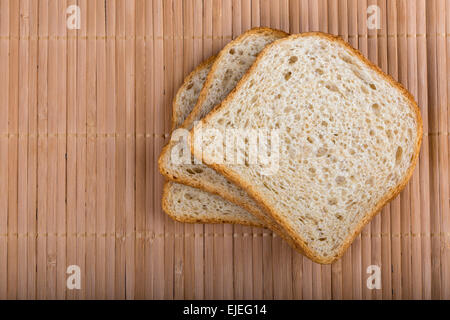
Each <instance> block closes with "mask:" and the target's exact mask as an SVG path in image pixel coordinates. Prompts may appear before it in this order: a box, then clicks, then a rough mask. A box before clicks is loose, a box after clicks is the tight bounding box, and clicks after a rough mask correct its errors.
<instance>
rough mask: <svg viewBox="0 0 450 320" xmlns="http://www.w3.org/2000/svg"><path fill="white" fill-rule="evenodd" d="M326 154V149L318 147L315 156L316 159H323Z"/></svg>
mask: <svg viewBox="0 0 450 320" xmlns="http://www.w3.org/2000/svg"><path fill="white" fill-rule="evenodd" d="M326 153H327V148H324V147H320V148H319V149H318V150H317V156H318V157H323V156H324V155H325V154H326Z"/></svg>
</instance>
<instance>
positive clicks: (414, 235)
mask: <svg viewBox="0 0 450 320" xmlns="http://www.w3.org/2000/svg"><path fill="white" fill-rule="evenodd" d="M170 236H174V237H175V238H189V237H194V238H195V237H197V238H202V237H222V236H223V237H233V238H238V237H242V238H246V237H252V238H257V237H273V238H278V236H277V235H276V234H275V233H269V232H262V233H251V232H244V233H199V234H195V233H186V234H182V233H158V234H156V233H153V232H150V233H148V232H132V233H126V234H124V235H123V234H120V233H88V232H78V233H50V232H42V233H39V232H38V233H34V232H29V233H17V232H12V233H2V234H0V237H19V238H24V237H30V238H33V237H34V238H46V237H58V238H66V237H75V238H86V237H96V238H106V237H111V238H116V239H126V238H131V237H136V238H137V239H150V240H152V239H157V238H169V237H170ZM361 237H363V238H382V237H392V238H402V237H405V238H407V237H412V238H417V237H450V232H438V233H394V234H390V233H385V232H382V233H375V234H369V233H361Z"/></svg>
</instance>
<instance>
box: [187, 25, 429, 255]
mask: <svg viewBox="0 0 450 320" xmlns="http://www.w3.org/2000/svg"><path fill="white" fill-rule="evenodd" d="M230 124H232V126H234V127H235V128H240V129H243V128H244V129H255V130H256V129H261V128H263V129H266V130H270V132H271V133H273V132H276V133H277V135H273V136H271V138H270V139H269V140H268V141H263V142H264V145H263V146H266V150H270V151H271V152H275V153H276V152H279V158H278V170H273V172H270V174H267V173H265V171H264V170H265V169H266V166H265V165H264V163H258V162H257V163H256V164H249V163H248V161H247V160H248V156H247V157H246V161H245V162H244V164H235V163H233V162H231V161H229V162H223V161H222V159H223V158H221V157H220V152H219V151H220V150H221V149H222V148H224V146H223V141H222V140H221V139H217V137H219V136H220V135H218V133H222V134H224V133H226V130H228V129H229V128H230ZM200 128H201V129H202V132H204V133H206V132H208V130H211V129H214V130H216V131H211V132H213V134H212V135H208V134H204V135H203V138H201V139H198V138H196V137H195V136H194V135H195V132H196V130H197V129H200ZM273 130H277V131H273ZM191 135H192V136H191V139H193V138H195V139H196V141H195V143H194V144H192V152H193V153H194V154H195V156H196V157H198V158H199V159H202V160H203V161H204V162H205V163H207V164H208V165H210V166H211V167H213V168H214V169H215V170H217V171H218V172H220V173H222V174H224V175H225V176H226V177H227V178H228V179H230V180H231V181H233V182H234V183H236V184H237V185H239V186H240V187H242V188H243V189H244V190H246V191H247V192H248V193H249V194H250V195H251V196H252V197H254V198H255V199H256V200H257V201H258V203H261V204H262V205H263V206H264V208H265V209H266V210H267V211H268V212H269V213H270V214H271V216H272V217H273V218H274V219H275V220H276V221H277V222H279V223H280V224H281V225H282V226H283V228H284V229H285V230H286V231H287V232H288V233H289V235H290V236H291V237H292V238H293V239H294V241H295V243H296V244H297V245H298V246H300V247H301V248H302V249H303V251H304V253H305V254H306V255H307V256H308V257H309V258H310V259H312V260H313V261H315V262H318V263H331V262H333V261H335V260H336V259H338V258H339V257H340V256H342V254H343V253H344V251H345V250H346V248H347V247H348V246H349V245H350V244H351V243H352V241H353V239H354V238H355V237H356V235H357V234H359V233H360V232H361V230H362V228H363V227H364V226H365V225H366V224H367V223H368V222H369V221H370V220H371V218H372V217H373V216H374V215H375V214H376V213H377V212H379V211H380V210H381V208H382V207H383V206H384V205H385V204H386V203H387V202H388V201H390V200H391V199H392V198H393V197H395V196H396V195H397V194H398V193H399V192H400V191H401V190H402V189H403V188H404V186H405V185H406V183H407V182H408V180H409V178H410V177H411V175H412V173H413V170H414V166H415V164H416V162H417V158H418V154H419V150H420V144H421V140H422V119H421V115H420V111H419V109H418V106H417V104H416V103H415V101H414V99H413V97H412V96H411V95H410V94H409V93H408V92H407V91H406V90H405V89H404V88H403V87H402V86H401V85H400V84H398V83H397V82H396V81H395V80H393V79H392V78H391V77H390V76H388V75H386V74H384V73H383V72H382V71H381V70H380V69H379V68H377V67H376V66H375V65H373V64H372V63H371V62H370V61H368V60H367V59H366V58H365V57H364V56H363V55H362V54H361V53H359V51H357V50H355V49H353V48H352V47H351V46H350V45H348V44H347V43H346V42H344V41H343V40H342V39H340V38H337V37H334V36H331V35H327V34H323V33H306V34H300V35H293V36H290V37H288V38H284V39H281V40H278V41H276V42H275V43H273V44H272V45H269V46H268V47H266V48H265V49H264V50H263V52H262V53H261V54H260V55H259V56H258V58H257V60H256V61H255V63H254V64H253V66H252V67H251V68H250V70H249V71H248V72H247V74H246V75H245V76H244V77H243V78H242V80H241V81H240V82H239V84H238V85H237V87H236V89H235V90H233V92H232V93H231V94H230V95H228V96H227V98H226V99H225V100H224V101H223V102H222V104H221V105H220V106H218V107H216V108H215V109H214V110H213V111H212V112H211V113H210V114H208V115H207V116H206V117H205V118H204V119H203V120H202V121H201V122H200V123H199V124H198V125H197V126H196V127H195V129H194V130H192V131H191ZM214 137H216V139H214ZM276 137H278V138H279V139H278V140H277V138H276ZM192 141H193V140H192ZM277 141H278V142H279V144H278V146H277V144H276V143H275V142H277ZM197 142H198V143H197ZM260 142H261V141H260ZM268 145H269V147H270V149H269V148H268ZM272 145H273V146H274V148H273V149H272V148H271V147H272ZM225 147H226V146H225ZM246 147H248V146H246ZM202 150H203V152H202ZM262 150H264V149H262ZM262 150H261V149H259V150H258V152H260V151H262ZM221 161H222V163H221Z"/></svg>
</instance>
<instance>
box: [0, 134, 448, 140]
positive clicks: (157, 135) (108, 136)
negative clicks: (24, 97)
mask: <svg viewBox="0 0 450 320" xmlns="http://www.w3.org/2000/svg"><path fill="white" fill-rule="evenodd" d="M423 135H424V136H426V137H428V136H430V137H431V136H448V135H450V132H424V133H423ZM170 136H171V134H170V133H125V134H123V133H38V134H34V133H1V134H0V138H19V139H20V138H27V137H28V138H58V137H69V138H120V137H126V138H163V139H166V138H170Z"/></svg>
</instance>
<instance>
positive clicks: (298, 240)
mask: <svg viewBox="0 0 450 320" xmlns="http://www.w3.org/2000/svg"><path fill="white" fill-rule="evenodd" d="M301 37H319V38H325V39H327V40H331V41H334V42H337V43H339V44H341V45H343V46H344V48H346V49H347V50H348V52H349V53H350V54H351V55H353V56H355V57H356V58H359V59H360V60H361V61H362V62H363V63H364V64H366V65H367V66H368V67H369V68H371V69H372V70H374V71H375V72H377V73H378V74H379V75H380V76H382V77H383V78H384V79H385V80H386V81H388V82H389V83H390V84H391V85H392V86H393V87H395V88H397V89H398V90H399V91H400V92H401V93H402V95H404V96H405V97H406V98H407V100H408V101H409V106H410V108H411V109H412V111H413V112H414V113H415V115H416V124H417V135H416V139H415V150H414V154H413V158H412V160H411V164H410V166H409V168H408V170H407V171H406V173H405V175H404V177H403V179H402V180H401V181H400V183H398V184H397V186H396V187H395V188H393V189H392V190H391V191H390V192H388V193H387V194H386V195H385V196H384V197H382V198H381V200H380V201H379V202H378V204H377V205H375V206H374V208H373V209H372V210H371V211H370V212H367V213H366V214H365V215H364V217H363V218H362V219H361V221H360V222H359V223H358V225H357V226H356V227H355V228H354V230H353V231H352V232H350V233H349V234H348V235H347V237H346V238H345V240H344V241H343V243H342V245H341V246H340V248H339V250H338V252H337V254H336V255H334V256H331V257H324V256H321V255H319V254H318V253H317V252H315V251H314V250H312V249H311V248H310V247H308V246H307V244H306V241H305V240H304V239H303V238H302V237H301V236H299V235H298V234H297V233H296V232H295V231H294V230H293V229H292V228H291V226H290V225H289V223H288V222H287V221H286V220H284V219H283V218H282V216H281V215H280V214H279V213H278V212H277V211H276V210H275V209H274V208H272V207H271V206H270V205H269V204H268V203H267V202H266V200H265V199H264V198H263V197H262V196H261V195H259V194H258V193H257V192H256V190H255V189H254V188H253V187H252V185H251V184H250V183H248V182H247V181H245V180H243V179H242V178H241V177H240V176H239V175H237V174H236V173H234V172H233V171H232V170H231V169H230V168H227V167H226V166H225V165H223V164H214V163H210V161H208V160H209V159H208V158H207V157H205V156H204V155H203V154H201V153H199V152H198V150H196V149H195V148H194V144H191V153H192V154H194V156H195V157H197V158H198V159H202V160H203V162H204V163H206V164H207V165H208V166H210V167H211V168H213V169H214V170H216V171H217V172H219V173H221V174H223V175H224V176H225V177H226V178H227V179H229V180H230V181H232V182H233V183H235V184H237V185H238V186H239V187H241V188H242V189H244V190H245V191H247V193H248V194H249V195H250V196H252V197H253V198H254V199H255V200H256V201H257V202H258V203H260V204H261V205H262V206H263V208H264V209H265V210H266V211H267V212H268V213H269V214H270V215H271V216H272V217H273V218H274V219H275V220H276V221H277V222H278V223H279V224H280V225H281V226H282V227H283V228H284V230H286V232H287V233H288V234H289V236H290V237H291V238H292V239H294V242H295V244H296V246H298V247H300V249H301V251H303V252H304V254H305V255H306V256H307V257H308V258H310V259H311V260H312V261H314V262H317V263H320V264H330V263H333V262H335V261H336V260H338V259H339V258H340V257H342V255H343V254H344V252H345V251H346V250H347V248H348V247H349V246H350V245H351V243H352V242H353V240H354V239H355V237H356V236H357V235H358V234H360V233H361V231H362V229H363V228H364V226H365V225H366V224H367V223H368V222H370V220H371V219H372V218H373V217H374V216H375V215H376V214H378V213H379V212H380V210H381V209H382V208H383V207H384V206H385V205H386V204H387V203H388V202H389V201H391V200H392V199H393V198H395V197H396V196H397V195H398V194H399V193H400V191H402V190H403V188H404V187H405V186H406V184H407V183H408V181H409V179H410V178H411V176H412V174H413V171H414V168H415V166H416V163H417V159H418V157H419V152H420V146H421V143H422V136H423V124H422V116H421V114H420V110H419V107H418V105H417V103H416V101H415V100H414V98H413V96H412V95H411V93H409V92H408V91H407V90H406V89H405V88H404V87H403V86H402V85H401V84H400V83H398V82H397V81H395V80H394V79H393V78H392V77H391V76H390V75H387V74H385V73H384V72H383V71H382V70H381V69H380V68H379V67H378V66H376V65H375V64H373V63H372V62H371V61H369V60H368V59H367V58H366V57H365V56H364V55H363V54H362V53H361V52H359V51H358V50H356V49H355V48H353V47H352V46H350V44H348V43H347V42H345V41H344V40H343V39H341V38H340V37H337V36H333V35H330V34H326V33H322V32H308V33H302V34H296V35H292V36H289V37H287V38H283V39H280V40H276V41H275V42H273V43H271V44H269V45H268V46H267V47H265V48H264V49H263V50H262V52H261V53H260V54H259V55H258V57H257V58H256V60H255V62H254V63H253V65H252V66H251V67H250V69H249V70H248V71H247V72H246V74H245V75H244V76H243V77H242V79H241V80H240V81H239V83H238V84H237V85H236V87H235V88H234V89H233V90H232V91H231V92H230V94H229V95H228V96H227V97H226V98H225V99H224V100H223V101H222V103H221V104H220V105H218V106H216V107H215V108H214V109H213V110H212V111H211V112H210V113H209V114H208V115H206V116H205V117H204V118H203V119H202V120H201V123H202V124H204V123H206V122H207V121H208V119H209V118H210V117H212V116H213V115H214V114H215V113H217V111H219V110H221V109H222V108H225V107H226V105H227V103H228V102H229V101H230V100H231V99H232V98H233V97H234V95H235V94H236V91H237V90H239V89H240V87H241V86H242V85H243V84H244V83H245V82H246V80H247V79H248V78H249V76H250V75H251V74H252V73H253V71H254V70H255V69H256V67H257V65H258V64H259V62H260V61H261V59H262V58H263V57H264V56H265V54H266V52H268V50H270V48H271V47H272V46H276V45H279V44H280V43H283V42H284V41H290V40H293V39H297V38H301ZM190 134H191V137H192V139H193V135H194V129H192V130H191V132H190ZM192 139H191V140H192ZM192 141H193V140H192ZM208 162H209V163H208Z"/></svg>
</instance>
